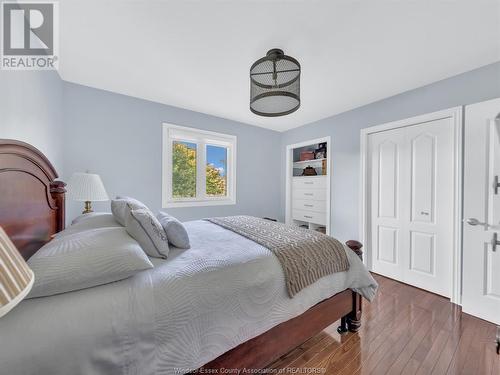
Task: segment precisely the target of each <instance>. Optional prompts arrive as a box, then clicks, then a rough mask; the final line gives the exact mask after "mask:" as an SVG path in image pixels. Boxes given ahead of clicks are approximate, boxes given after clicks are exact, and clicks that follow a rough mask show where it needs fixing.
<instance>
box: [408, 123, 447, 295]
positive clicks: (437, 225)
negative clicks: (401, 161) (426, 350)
mask: <svg viewBox="0 0 500 375" xmlns="http://www.w3.org/2000/svg"><path fill="white" fill-rule="evenodd" d="M404 131H405V133H406V140H407V150H408V154H407V159H406V167H407V168H408V170H409V172H410V173H409V178H410V181H409V184H408V186H409V190H408V191H407V194H408V199H406V200H405V206H407V208H406V210H407V211H406V212H407V216H406V217H405V223H404V226H405V230H406V238H407V240H408V243H406V244H405V248H404V249H402V251H404V252H407V254H408V255H407V259H408V262H407V263H406V264H405V269H404V281H405V282H406V283H408V284H412V285H415V286H417V287H420V288H422V289H426V290H430V291H432V292H434V293H437V294H441V295H443V296H447V297H449V296H450V295H451V285H452V283H451V281H452V275H451V272H452V271H451V270H452V265H453V253H452V248H453V217H454V212H453V201H454V194H453V191H454V171H455V167H454V149H453V148H454V139H455V137H454V124H453V122H452V120H451V119H449V118H448V119H442V120H437V121H432V122H428V123H425V124H421V125H417V126H410V127H407V128H404Z"/></svg>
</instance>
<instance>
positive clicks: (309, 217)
mask: <svg viewBox="0 0 500 375" xmlns="http://www.w3.org/2000/svg"><path fill="white" fill-rule="evenodd" d="M304 217H305V218H308V219H312V218H313V217H312V216H308V215H304Z"/></svg>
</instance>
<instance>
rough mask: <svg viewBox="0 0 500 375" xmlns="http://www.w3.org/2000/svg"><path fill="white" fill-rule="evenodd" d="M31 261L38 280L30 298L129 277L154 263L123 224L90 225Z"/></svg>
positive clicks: (47, 247) (49, 245)
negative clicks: (88, 228) (116, 225)
mask: <svg viewBox="0 0 500 375" xmlns="http://www.w3.org/2000/svg"><path fill="white" fill-rule="evenodd" d="M28 264H29V266H30V267H31V269H32V270H33V272H34V273H35V283H34V285H33V289H32V290H31V292H30V294H29V295H28V297H27V298H34V297H42V296H50V295H53V294H59V293H65V292H71V291H73V290H79V289H85V288H90V287H93V286H97V285H102V284H107V283H110V282H113V281H118V280H122V279H126V278H128V277H130V276H132V275H134V274H136V273H137V272H139V271H142V270H146V269H150V268H153V264H152V263H151V261H150V260H149V258H148V257H147V256H146V254H145V253H144V251H143V250H142V249H141V247H140V246H139V244H138V243H137V242H136V241H135V240H134V239H133V238H131V237H130V236H129V235H128V234H127V231H126V230H125V228H123V227H114V228H113V227H106V228H98V229H90V230H86V231H82V232H76V233H73V234H68V235H65V236H62V237H58V238H55V239H53V240H52V241H50V242H48V243H47V244H46V245H44V246H43V247H42V248H41V249H40V250H38V251H37V252H36V253H35V254H34V255H33V256H32V257H31V258H30V259H29V260H28Z"/></svg>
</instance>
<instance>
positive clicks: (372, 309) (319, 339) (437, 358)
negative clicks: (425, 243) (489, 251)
mask: <svg viewBox="0 0 500 375" xmlns="http://www.w3.org/2000/svg"><path fill="white" fill-rule="evenodd" d="M374 277H375V278H376V280H377V281H378V283H379V284H380V289H379V293H378V296H377V298H376V299H375V301H374V302H373V303H368V302H367V301H365V300H363V316H362V326H361V329H360V331H359V332H357V333H347V334H344V335H339V334H338V333H337V332H336V329H337V326H338V322H337V323H335V324H332V325H331V326H329V327H328V328H327V329H325V330H324V331H323V332H321V333H320V334H318V335H317V336H315V337H313V338H311V339H310V340H308V341H307V342H305V343H304V344H303V345H301V346H300V347H298V348H296V349H294V350H293V351H291V352H290V353H288V354H286V355H285V356H283V357H281V358H280V359H278V360H277V361H276V362H274V363H273V364H272V365H270V366H269V369H273V370H272V371H273V372H270V373H278V372H277V371H278V370H279V369H292V370H285V372H284V373H297V374H320V373H322V374H343V375H348V374H405V375H409V374H419V375H420V374H488V375H492V374H500V355H497V354H496V345H495V336H496V327H495V326H494V325H493V324H490V323H488V322H485V321H483V320H480V319H477V318H475V317H473V316H470V315H468V314H464V313H462V312H461V310H460V307H458V306H456V305H453V304H451V303H450V302H449V301H448V300H447V299H445V298H443V297H439V296H437V295H435V294H432V293H428V292H425V291H423V290H420V289H417V288H414V287H411V286H408V285H405V284H402V283H399V282H396V281H394V280H391V279H388V278H385V277H383V276H379V275H374ZM293 371H295V372H293Z"/></svg>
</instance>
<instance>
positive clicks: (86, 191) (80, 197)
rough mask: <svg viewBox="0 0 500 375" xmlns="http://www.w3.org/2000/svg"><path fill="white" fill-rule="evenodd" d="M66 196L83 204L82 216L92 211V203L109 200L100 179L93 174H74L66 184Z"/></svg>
mask: <svg viewBox="0 0 500 375" xmlns="http://www.w3.org/2000/svg"><path fill="white" fill-rule="evenodd" d="M67 189H68V195H69V196H70V198H72V199H73V200H75V201H78V202H85V209H84V210H83V212H82V214H88V213H90V212H93V211H92V203H91V202H97V201H107V200H109V197H108V194H107V193H106V189H104V185H103V184H102V181H101V178H100V177H99V175H97V174H93V173H82V172H78V173H74V174H73V176H71V178H70V180H69V183H68V187H67Z"/></svg>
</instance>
